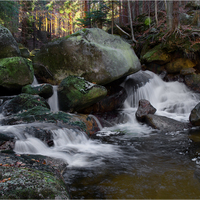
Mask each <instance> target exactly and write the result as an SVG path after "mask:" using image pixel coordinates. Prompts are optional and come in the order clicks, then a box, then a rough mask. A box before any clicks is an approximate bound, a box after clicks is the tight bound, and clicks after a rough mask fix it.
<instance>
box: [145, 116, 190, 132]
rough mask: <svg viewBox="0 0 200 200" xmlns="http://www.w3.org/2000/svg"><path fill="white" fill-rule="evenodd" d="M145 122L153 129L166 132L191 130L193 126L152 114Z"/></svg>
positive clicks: (146, 117)
mask: <svg viewBox="0 0 200 200" xmlns="http://www.w3.org/2000/svg"><path fill="white" fill-rule="evenodd" d="M144 121H145V123H146V124H148V125H149V126H151V127H152V128H154V129H158V130H161V131H165V132H174V131H182V130H184V129H188V128H191V125H190V124H189V123H183V122H179V121H176V120H174V119H170V118H168V117H165V116H158V115H152V114H148V115H146V116H145V117H144Z"/></svg>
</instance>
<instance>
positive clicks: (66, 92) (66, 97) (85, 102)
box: [58, 76, 107, 112]
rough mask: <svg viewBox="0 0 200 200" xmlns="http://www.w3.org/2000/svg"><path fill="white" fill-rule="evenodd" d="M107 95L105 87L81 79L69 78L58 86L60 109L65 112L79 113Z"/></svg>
mask: <svg viewBox="0 0 200 200" xmlns="http://www.w3.org/2000/svg"><path fill="white" fill-rule="evenodd" d="M106 94H107V90H106V88H105V87H103V86H100V85H96V84H93V83H90V82H88V81H86V80H85V79H84V78H81V77H76V76H68V77H67V78H65V79H64V80H63V81H62V82H61V83H60V85H59V86H58V101H59V108H60V110H63V111H72V112H73V111H79V110H82V109H84V108H86V107H88V106H90V105H92V104H94V103H96V102H98V101H100V100H101V99H103V98H104V97H105V96H106Z"/></svg>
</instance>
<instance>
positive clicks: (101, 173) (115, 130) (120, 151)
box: [0, 71, 200, 199]
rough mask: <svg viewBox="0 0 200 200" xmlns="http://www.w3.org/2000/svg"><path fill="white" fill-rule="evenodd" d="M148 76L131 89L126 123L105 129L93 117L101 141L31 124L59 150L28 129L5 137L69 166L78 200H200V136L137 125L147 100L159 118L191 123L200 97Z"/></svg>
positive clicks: (16, 129) (15, 128)
mask: <svg viewBox="0 0 200 200" xmlns="http://www.w3.org/2000/svg"><path fill="white" fill-rule="evenodd" d="M139 73H144V72H139ZM145 73H147V74H148V75H149V76H150V77H151V79H150V80H149V82H147V83H146V84H143V86H142V87H139V86H138V87H135V88H134V87H129V88H126V90H127V93H128V98H127V100H126V101H125V103H124V108H123V109H121V110H119V113H120V123H118V124H115V125H114V126H112V127H104V128H103V127H101V124H100V122H99V121H98V120H97V118H96V117H95V116H92V117H93V118H94V119H95V120H97V122H98V123H99V126H100V128H101V131H99V132H98V133H97V134H96V136H95V139H94V138H93V139H90V138H88V137H87V135H86V134H85V133H84V132H81V131H78V130H72V129H66V128H63V129H60V128H56V127H55V126H52V127H50V125H48V124H47V125H45V124H42V125H41V124H29V126H43V129H49V130H50V131H51V134H52V136H53V140H54V144H55V145H54V146H53V147H48V146H47V145H46V144H45V143H43V142H42V141H41V140H39V139H37V138H35V137H34V136H32V135H30V134H28V133H27V132H26V129H25V125H16V126H4V127H0V131H2V130H3V131H8V132H12V133H14V134H15V136H16V138H17V142H16V145H15V151H16V152H17V153H21V154H23V153H27V154H42V155H46V156H51V157H53V158H57V159H62V160H64V161H65V162H66V163H67V164H68V165H67V169H66V170H65V172H64V174H63V176H64V180H65V182H66V183H67V184H68V186H69V190H70V194H71V197H72V198H74V199H102V198H103V199H104V198H106V199H118V198H123V199H136V198H137V199H149V198H151V199H152V198H153V199H166V198H167V199H171V198H175V199H192V198H200V136H199V134H200V131H199V130H198V129H192V130H185V131H179V132H173V133H165V132H159V131H156V130H154V129H152V128H150V127H148V126H146V125H144V124H141V123H138V122H137V120H136V119H135V112H136V110H137V106H138V101H139V100H140V99H147V100H149V101H150V102H151V104H152V105H153V106H154V107H155V108H156V109H157V111H156V114H158V115H163V116H167V117H170V118H173V119H176V120H179V121H184V122H185V121H188V118H189V114H190V112H191V110H192V109H193V108H194V106H195V105H196V104H197V103H199V100H200V97H199V95H197V94H195V93H193V92H191V91H190V90H189V89H188V88H186V87H185V85H184V84H181V83H178V82H170V83H166V82H163V81H162V80H161V79H160V77H158V76H157V75H155V74H153V73H152V72H148V71H146V72H145ZM131 78H132V76H129V77H128V78H127V79H131ZM125 86H126V84H124V87H125ZM53 102H55V101H53ZM51 107H52V106H51ZM26 126H28V125H26Z"/></svg>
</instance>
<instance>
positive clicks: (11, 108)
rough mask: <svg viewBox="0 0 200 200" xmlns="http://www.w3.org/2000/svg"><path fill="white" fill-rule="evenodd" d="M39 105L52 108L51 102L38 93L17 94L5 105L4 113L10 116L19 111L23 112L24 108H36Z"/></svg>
mask: <svg viewBox="0 0 200 200" xmlns="http://www.w3.org/2000/svg"><path fill="white" fill-rule="evenodd" d="M37 106H41V107H44V108H48V109H50V107H49V104H48V103H47V102H46V101H45V99H44V98H42V97H40V96H38V95H31V94H25V93H23V94H20V95H17V96H16V97H14V98H13V99H12V100H10V101H9V102H8V103H6V104H5V105H4V107H3V114H4V115H6V116H8V115H11V114H15V113H18V112H23V111H24V110H28V109H31V108H35V107H37Z"/></svg>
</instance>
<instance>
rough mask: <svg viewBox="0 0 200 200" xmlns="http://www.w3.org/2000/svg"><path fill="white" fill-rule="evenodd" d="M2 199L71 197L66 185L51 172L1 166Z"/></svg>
mask: <svg viewBox="0 0 200 200" xmlns="http://www.w3.org/2000/svg"><path fill="white" fill-rule="evenodd" d="M0 180H1V181H0V188H1V190H0V199H69V194H68V192H67V189H66V185H65V183H64V181H63V180H62V179H61V178H58V177H57V176H55V175H54V174H52V173H50V172H45V171H41V170H36V169H31V168H27V167H24V168H23V167H16V166H10V165H8V166H0Z"/></svg>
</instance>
